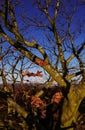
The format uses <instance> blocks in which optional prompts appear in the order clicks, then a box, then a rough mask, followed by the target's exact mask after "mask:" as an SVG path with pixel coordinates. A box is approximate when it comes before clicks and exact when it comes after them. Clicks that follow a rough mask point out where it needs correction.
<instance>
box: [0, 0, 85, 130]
mask: <svg viewBox="0 0 85 130" xmlns="http://www.w3.org/2000/svg"><path fill="white" fill-rule="evenodd" d="M29 3H30V2H29ZM29 3H28V4H29ZM19 4H20V3H17V1H16V2H12V1H8V2H7V0H5V1H3V2H1V4H0V18H1V23H0V36H1V37H3V38H4V39H5V40H6V41H7V42H8V43H9V44H11V45H12V46H14V47H15V48H16V49H17V50H19V51H20V52H21V53H22V54H23V55H25V56H26V57H27V58H28V59H30V61H32V62H34V63H35V64H37V65H38V66H40V67H42V68H43V69H44V70H45V71H47V72H48V74H49V75H51V77H52V79H53V80H55V81H56V82H57V83H58V85H59V86H61V87H62V89H63V94H64V97H65V98H64V101H63V107H62V115H61V127H62V128H64V127H69V126H71V125H72V123H77V116H78V107H79V105H80V102H81V101H82V99H83V98H84V96H85V60H84V58H85V55H84V53H85V42H84V41H81V39H80V40H78V38H80V36H81V35H82V34H83V35H84V34H85V33H84V30H83V28H84V27H85V25H84V24H83V22H84V20H85V17H84V16H83V15H82V17H81V16H80V17H77V16H78V13H80V12H78V13H76V9H78V8H79V9H81V6H78V5H77V1H76V0H75V2H74V1H72V0H70V1H69V2H68V1H65V0H64V1H60V0H54V1H53V0H45V1H41V0H36V1H35V0H34V1H33V4H34V7H37V8H34V9H35V10H34V11H35V13H38V15H37V17H35V16H36V15H32V17H31V16H30V15H28V14H26V13H25V14H26V16H25V14H24V15H23V13H22V16H20V15H18V13H17V8H18V7H20V6H21V5H19ZM25 6H26V5H25ZM31 6H32V5H31ZM32 7H33V6H32ZM32 13H34V12H32ZM38 17H41V18H38ZM44 19H45V20H44ZM79 19H80V20H79ZM79 22H80V23H79ZM20 24H21V25H23V28H24V30H23V28H22V26H20ZM77 24H78V26H77ZM31 26H32V28H33V27H35V29H38V28H39V29H42V30H43V31H45V34H46V35H44V34H43V35H44V36H45V38H46V40H45V41H44V42H46V43H48V44H49V48H51V50H52V52H53V53H50V54H51V55H52V56H54V64H52V63H51V61H50V57H49V51H47V49H46V48H44V45H43V44H42V45H41V42H40V41H39V42H40V43H38V42H37V41H36V40H34V39H31V38H30V39H31V40H30V39H27V40H26V37H27V35H26V36H24V32H23V31H25V27H26V28H27V27H31ZM32 28H31V29H32ZM22 30H23V31H22ZM28 30H30V28H27V31H28ZM29 33H30V32H29ZM43 33H44V32H43ZM34 38H36V36H35V37H34ZM77 40H78V41H77ZM42 42H43V41H42ZM30 48H31V49H30ZM33 49H35V50H36V51H38V52H39V54H40V56H39V55H37V54H36V53H34V52H33ZM75 61H76V62H75ZM74 62H75V64H74ZM78 77H79V78H78ZM73 79H76V80H77V81H79V80H80V82H79V83H78V84H77V85H76V86H74V85H73V84H72V80H73ZM47 88H48V87H46V89H47ZM42 91H43V93H44V90H42Z"/></svg>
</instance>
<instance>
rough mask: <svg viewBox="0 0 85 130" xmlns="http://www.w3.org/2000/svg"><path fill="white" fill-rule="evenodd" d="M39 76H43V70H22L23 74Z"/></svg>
mask: <svg viewBox="0 0 85 130" xmlns="http://www.w3.org/2000/svg"><path fill="white" fill-rule="evenodd" d="M26 75H27V76H39V77H42V76H43V74H42V71H37V73H33V72H29V71H24V72H22V76H26Z"/></svg>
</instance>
